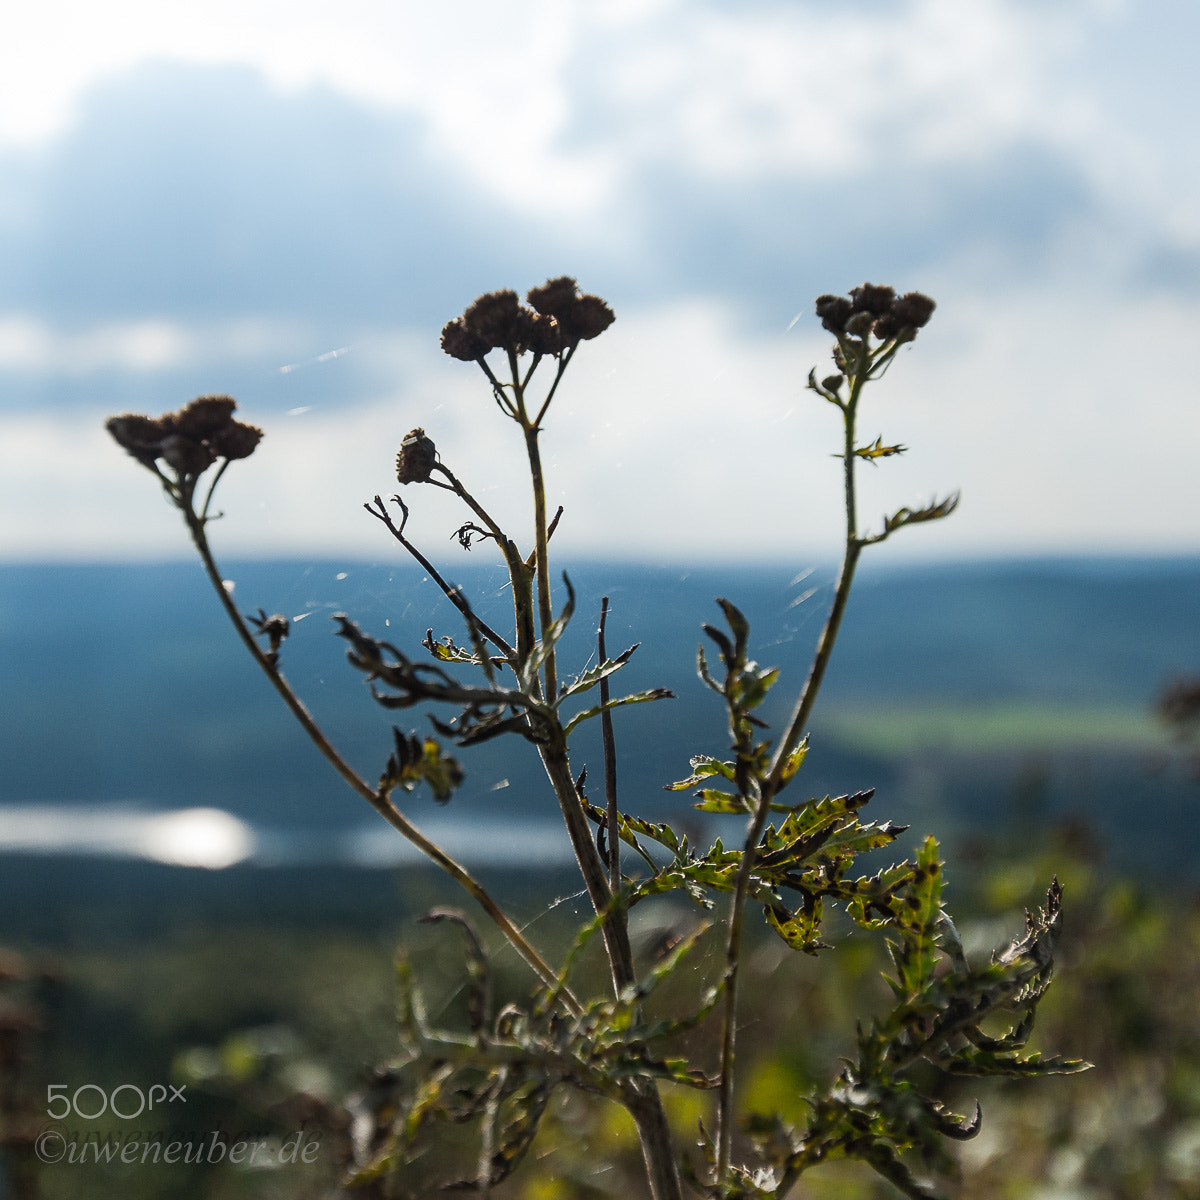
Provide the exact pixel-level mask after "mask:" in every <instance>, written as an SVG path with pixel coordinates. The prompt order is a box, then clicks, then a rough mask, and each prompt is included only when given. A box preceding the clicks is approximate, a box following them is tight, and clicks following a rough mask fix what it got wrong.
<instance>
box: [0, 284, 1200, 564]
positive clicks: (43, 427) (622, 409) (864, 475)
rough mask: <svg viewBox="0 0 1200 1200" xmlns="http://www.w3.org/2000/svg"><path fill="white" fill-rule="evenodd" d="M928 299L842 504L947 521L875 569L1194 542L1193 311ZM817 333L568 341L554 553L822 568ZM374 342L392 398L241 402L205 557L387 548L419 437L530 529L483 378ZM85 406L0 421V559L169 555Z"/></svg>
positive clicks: (904, 539)
mask: <svg viewBox="0 0 1200 1200" xmlns="http://www.w3.org/2000/svg"><path fill="white" fill-rule="evenodd" d="M943 301H944V303H943V307H942V308H941V309H940V310H939V312H938V313H937V315H936V316H935V319H934V322H933V323H932V324H931V326H930V327H929V329H927V330H926V331H925V332H924V333H923V334H922V335H921V338H920V339H919V341H918V343H917V345H916V346H914V347H912V348H911V349H910V350H909V351H907V352H906V353H905V354H904V355H902V356H901V358H900V360H899V361H898V362H897V363H896V364H895V366H894V368H893V370H892V371H891V372H890V373H889V375H888V377H887V379H886V380H885V381H884V382H883V383H881V384H879V385H877V386H875V387H874V388H873V389H872V391H870V392H869V393H868V396H867V399H866V401H865V403H864V409H863V413H862V417H861V425H860V433H861V435H862V440H863V441H869V440H873V439H874V438H875V437H876V436H877V435H882V436H883V437H884V439H885V441H892V440H898V441H901V442H903V443H905V444H906V445H908V446H909V447H910V448H911V449H910V451H909V452H908V454H906V455H905V456H904V457H902V458H901V459H899V460H889V461H888V462H887V463H885V464H883V465H881V466H880V467H879V468H878V470H874V471H872V470H869V469H863V470H861V471H860V476H861V479H862V498H861V501H860V514H861V522H862V526H863V529H864V530H866V529H869V528H873V527H877V525H878V522H879V520H880V519H881V518H882V516H883V514H884V513H885V512H889V511H892V510H894V509H895V508H898V507H900V506H901V505H917V504H920V503H925V502H927V501H928V500H929V499H931V498H932V497H933V496H934V495H935V494H938V495H944V494H946V493H947V492H949V491H951V490H953V489H954V488H956V487H959V486H961V487H962V488H963V492H964V501H963V507H962V509H961V510H960V512H959V513H957V514H955V515H954V516H953V517H952V518H951V519H950V520H949V521H947V522H945V523H942V524H940V525H936V526H932V527H928V528H918V529H913V530H906V531H901V533H899V534H898V535H897V536H896V537H895V538H894V539H893V540H892V541H891V542H889V543H888V546H887V547H885V548H884V549H883V550H882V551H881V552H880V553H881V554H883V555H884V556H890V555H899V556H901V557H937V556H939V555H944V554H950V553H957V554H968V555H974V556H981V555H986V554H989V553H1000V552H1010V551H1014V550H1021V549H1027V550H1028V549H1044V550H1053V549H1056V548H1062V547H1066V546H1071V547H1074V548H1076V549H1088V550H1093V551H1098V552H1119V551H1129V550H1139V549H1142V550H1156V551H1184V550H1186V551H1195V550H1197V549H1200V527H1198V526H1197V524H1196V521H1195V511H1196V502H1197V496H1196V485H1195V482H1194V479H1195V475H1194V470H1193V464H1192V448H1193V447H1194V446H1195V445H1196V444H1197V442H1198V441H1200V404H1196V403H1195V402H1194V398H1193V399H1192V400H1189V402H1188V403H1184V404H1181V403H1180V400H1181V396H1180V395H1179V394H1178V393H1177V392H1176V391H1172V390H1171V389H1169V388H1162V387H1159V386H1157V384H1156V381H1155V379H1156V377H1155V364H1161V363H1162V362H1166V361H1170V360H1171V356H1172V355H1174V354H1176V353H1177V348H1178V346H1179V345H1180V344H1183V343H1184V342H1186V340H1187V339H1188V338H1189V336H1190V330H1191V329H1192V328H1194V327H1195V324H1196V322H1197V321H1198V320H1200V305H1195V306H1193V307H1192V308H1191V309H1183V308H1181V307H1180V306H1179V305H1178V304H1168V303H1166V302H1163V303H1160V304H1149V305H1146V304H1138V305H1132V304H1131V305H1130V306H1128V307H1127V308H1125V309H1121V308H1117V307H1109V308H1106V309H1104V310H1099V309H1097V307H1096V306H1095V305H1094V304H1090V303H1089V299H1088V296H1087V294H1086V292H1085V291H1083V290H1076V291H1073V290H1072V288H1071V285H1069V284H1066V283H1064V284H1062V285H1060V286H1059V287H1058V288H1057V289H1056V290H1053V291H1043V292H1040V293H1031V292H1030V291H1028V290H1022V291H1020V292H1016V291H1014V292H1012V293H1009V294H1006V295H1000V296H997V295H977V294H971V293H964V292H962V291H961V290H958V291H956V290H954V288H953V287H951V290H950V292H949V293H948V294H943ZM814 324H815V322H811V321H806V322H805V323H804V325H803V326H802V327H800V328H798V329H797V330H796V331H793V333H792V334H790V335H785V334H783V333H782V332H779V333H766V334H763V335H760V336H754V337H752V336H747V335H746V334H745V333H740V332H738V329H737V326H736V324H735V323H734V322H733V320H732V319H731V314H730V313H729V312H727V311H725V310H723V309H721V308H719V307H716V306H714V305H711V304H700V303H695V302H689V303H681V304H679V305H676V306H673V307H671V308H669V309H666V310H658V311H655V312H644V313H636V312H628V313H623V314H622V315H621V317H620V319H619V320H618V322H617V324H616V325H615V326H614V327H613V329H612V330H611V331H610V332H609V333H607V334H606V335H605V336H604V338H602V339H600V340H599V341H597V342H595V343H592V344H589V345H586V346H585V347H583V349H582V351H581V353H580V356H579V359H578V361H577V362H576V363H575V364H574V365H573V366H572V368H571V372H570V373H569V374H568V376H567V379H566V381H565V382H564V385H563V389H562V392H561V394H560V396H559V397H558V398H557V399H556V401H555V407H554V408H553V409H552V410H551V414H550V418H549V420H548V422H547V429H546V433H545V435H544V437H543V442H544V455H545V461H546V466H547V473H548V478H549V490H550V500H551V503H552V504H559V503H561V504H563V505H564V506H565V508H566V513H565V515H564V518H563V522H562V525H561V527H560V530H559V532H558V534H557V535H556V538H555V541H556V545H557V547H558V553H559V554H560V556H566V557H569V556H572V555H612V556H616V557H633V558H650V559H678V560H682V561H689V562H692V563H698V562H703V561H706V560H708V559H710V558H714V557H716V558H720V559H722V560H727V559H729V558H731V557H733V558H743V559H748V558H756V557H757V558H761V557H783V558H790V559H792V560H794V561H796V562H797V563H798V564H799V565H804V564H806V563H808V562H811V561H812V560H813V559H815V558H825V557H829V556H830V555H832V554H833V553H835V552H836V549H837V546H838V539H839V537H840V532H841V522H842V517H841V512H840V465H839V463H838V460H836V459H835V458H833V457H832V455H833V453H834V452H835V450H836V447H837V444H838V438H839V426H838V419H837V413H836V412H835V411H834V410H833V409H831V408H830V407H829V406H828V405H826V404H824V403H822V402H821V401H820V400H819V399H818V398H816V397H815V396H813V395H812V394H811V393H809V392H807V391H806V390H805V389H804V386H803V385H804V380H805V378H806V376H807V373H808V369H809V367H810V366H813V365H816V366H817V369H818V372H820V371H821V370H823V364H824V363H825V362H827V354H828V346H827V344H826V338H825V337H824V336H823V335H822V334H821V333H820V332H819V331H816V330H814V329H813V325H814ZM388 352H389V353H392V354H393V355H395V356H397V359H396V361H400V358H403V359H404V361H405V364H406V369H407V372H408V378H407V380H406V382H405V384H404V386H403V388H402V389H401V390H400V391H398V392H397V394H396V395H393V396H380V397H379V398H378V399H377V400H375V401H374V402H372V403H370V404H366V405H361V406H354V407H337V406H334V407H330V408H328V409H322V408H321V407H319V406H318V407H314V408H311V409H309V410H307V411H304V412H298V413H296V414H294V415H290V416H275V417H271V416H270V414H267V415H266V416H261V417H260V415H259V414H258V413H256V412H255V411H254V410H253V408H252V407H250V408H248V409H247V411H246V412H245V416H246V418H247V419H248V420H251V421H260V422H261V423H262V424H264V425H265V426H266V428H267V438H266V440H265V442H264V443H263V445H262V447H261V448H260V449H259V451H258V452H257V453H256V454H255V456H254V457H253V458H252V459H251V460H250V461H249V462H247V463H237V464H234V466H233V467H232V468H231V469H230V471H229V472H228V475H227V477H226V479H225V480H223V482H222V485H221V492H220V496H219V501H220V507H221V508H222V509H223V510H224V511H225V512H226V513H228V516H227V517H226V518H225V519H224V520H222V521H221V522H220V523H219V524H218V525H216V526H214V529H213V539H214V543H215V544H216V545H217V546H218V548H219V550H220V552H221V554H223V555H225V556H235V555H239V554H241V555H246V554H250V555H255V556H263V555H264V554H265V555H292V554H295V555H302V556H324V555H330V554H334V555H341V556H344V557H346V558H368V559H371V560H386V559H388V558H389V557H391V556H393V555H396V556H399V557H403V552H402V551H401V550H400V549H399V548H398V547H396V546H394V545H393V543H392V542H391V541H390V539H389V537H388V535H387V532H386V530H384V529H383V528H382V526H381V525H380V524H379V523H378V522H375V521H372V520H371V519H370V517H369V516H368V515H367V514H366V513H364V512H363V510H362V507H361V506H362V504H363V503H364V502H365V501H367V500H369V499H370V498H371V496H372V495H374V494H375V493H376V492H379V493H381V494H382V495H384V496H385V497H386V496H387V495H389V494H390V493H391V492H393V491H396V490H398V489H397V487H396V484H395V481H394V476H393V474H392V464H393V457H394V454H395V451H396V449H397V448H398V446H399V443H400V440H401V438H402V437H403V436H404V434H405V433H406V432H407V431H408V429H410V428H412V427H414V426H416V425H420V426H422V427H424V428H425V429H426V431H427V432H428V433H429V435H430V436H431V437H433V438H434V440H435V442H436V443H437V445H438V448H439V450H440V452H441V454H442V456H443V459H444V460H445V461H446V462H447V463H449V464H450V465H451V467H452V469H453V470H454V471H455V473H456V474H457V475H458V476H459V478H461V479H462V480H463V481H464V482H465V483H466V485H467V486H468V487H469V488H470V489H471V490H472V491H473V492H474V493H475V495H476V496H477V497H478V499H479V500H480V501H481V502H482V503H483V504H484V505H485V506H486V507H487V508H488V509H489V510H490V511H492V512H493V514H494V515H495V516H496V517H497V519H498V520H500V522H501V524H502V525H503V526H504V527H506V528H508V529H511V530H514V531H520V530H525V529H527V527H528V519H529V500H528V480H527V478H526V476H525V472H524V465H523V452H522V449H521V446H520V441H519V437H517V436H516V430H515V428H514V427H512V426H511V425H510V424H509V423H508V422H507V421H506V420H505V419H504V418H503V417H502V416H501V415H500V413H499V411H498V410H497V409H496V407H495V405H494V403H493V402H492V400H491V398H490V396H489V393H488V389H487V387H486V384H485V382H484V380H483V378H482V376H481V375H479V374H478V372H476V371H475V370H474V368H473V367H471V366H470V365H469V364H461V363H456V362H453V361H451V360H449V359H445V358H442V357H441V356H439V355H438V354H437V352H436V350H434V349H433V348H431V347H430V348H426V349H424V350H416V349H414V348H412V347H408V348H406V349H402V348H400V347H391V348H389V351H388ZM1184 386H1187V385H1186V384H1185V385H1184ZM1193 390H1194V389H1193ZM103 415H104V414H102V413H92V414H89V415H88V416H87V417H86V418H84V417H81V416H80V415H79V414H76V415H75V416H74V417H73V418H71V419H70V420H68V419H67V418H64V417H58V416H54V415H51V414H42V415H37V416H32V415H24V416H20V417H12V416H9V417H6V418H4V419H3V420H2V421H0V508H2V509H4V510H5V511H7V512H10V513H20V514H21V517H20V519H18V520H9V521H6V522H5V524H4V526H3V528H2V529H0V557H4V558H9V559H14V558H15V559H21V558H46V557H49V558H55V557H59V556H68V557H71V556H83V557H96V558H109V557H118V558H121V557H135V558H153V557H157V556H162V555H167V556H181V555H185V554H186V553H187V552H188V551H187V547H186V542H185V535H184V530H183V529H182V526H181V523H180V521H179V519H178V517H177V515H176V514H174V513H173V512H171V510H170V509H169V508H168V506H167V505H166V504H165V502H164V501H163V500H162V498H161V496H160V495H159V494H158V489H157V487H156V485H155V483H154V481H153V479H152V478H151V477H150V475H149V474H148V473H146V472H145V471H143V470H141V469H140V468H138V467H137V465H136V464H135V463H133V462H132V461H131V460H130V459H128V458H127V457H125V456H124V455H122V454H121V453H120V452H119V451H118V450H117V449H116V447H115V446H114V445H113V444H112V443H111V442H109V440H108V438H107V435H105V434H104V432H103V431H102V429H101V421H102V418H103ZM404 497H405V500H406V501H407V503H408V504H409V506H410V508H411V510H412V518H411V525H410V527H409V531H410V533H411V535H412V536H413V537H414V539H415V540H417V541H418V542H419V544H420V545H421V546H422V547H423V548H424V549H425V550H426V552H427V553H429V554H430V555H431V556H432V557H434V559H435V560H438V561H444V560H445V559H446V558H448V557H450V558H453V557H454V556H457V555H459V554H460V553H461V552H460V551H458V549H457V548H456V547H454V546H453V542H452V536H453V532H454V530H455V529H456V528H457V526H458V525H459V524H461V523H462V522H463V521H464V520H466V519H467V516H468V514H466V513H465V512H463V511H462V510H461V508H460V507H458V506H457V504H456V502H455V501H454V500H453V498H452V497H450V496H448V495H447V494H446V493H445V492H442V491H439V490H437V489H433V488H423V487H419V486H410V487H408V488H407V489H405V490H404ZM515 536H517V537H518V540H519V541H527V538H525V536H524V535H523V534H522V533H519V532H518V533H516V534H515ZM473 553H474V556H475V558H480V557H483V556H486V555H488V554H489V553H490V551H489V549H488V547H486V545H485V546H481V547H479V548H477V549H476V550H475V551H474V552H473Z"/></svg>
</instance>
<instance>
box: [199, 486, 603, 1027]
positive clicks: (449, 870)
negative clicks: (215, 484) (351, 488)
mask: <svg viewBox="0 0 1200 1200" xmlns="http://www.w3.org/2000/svg"><path fill="white" fill-rule="evenodd" d="M210 496H211V491H210ZM180 507H181V509H182V511H183V515H184V519H185V520H186V521H187V526H188V531H189V532H190V534H191V537H192V541H193V543H194V544H195V546H196V550H197V551H198V552H199V554H200V560H201V562H202V563H203V564H204V571H205V574H206V575H207V576H208V579H209V582H210V583H211V584H212V586H213V590H214V591H215V592H216V593H217V597H218V598H219V599H220V601H221V605H222V607H223V608H224V609H225V612H226V614H227V615H228V617H229V619H230V621H232V622H233V627H234V629H235V630H236V631H237V634H238V637H239V638H241V640H242V644H243V645H244V646H245V647H246V649H247V650H248V651H249V653H250V656H251V657H252V658H253V659H254V661H255V662H256V663H258V665H259V667H260V668H261V669H262V671H263V673H264V674H265V675H266V676H267V678H268V679H269V680H270V681H271V685H272V686H273V687H274V688H275V690H276V691H277V692H278V693H279V695H280V697H281V698H282V700H283V702H284V704H286V705H287V707H288V710H289V711H290V712H291V714H292V715H293V716H294V717H295V718H296V720H297V721H298V722H299V723H300V726H301V727H302V728H303V730H304V732H305V733H306V734H308V737H309V739H310V740H311V741H312V743H313V745H315V746H316V748H317V749H318V750H319V751H320V752H321V754H322V755H323V756H324V757H325V759H326V761H328V762H329V764H330V765H331V766H332V767H333V769H334V770H335V771H336V772H337V773H338V774H339V775H340V776H341V777H342V779H343V780H345V782H346V783H347V784H349V786H350V787H351V788H352V789H353V790H354V791H355V792H357V793H358V794H359V795H360V796H362V798H363V799H364V800H366V801H367V803H368V804H370V805H371V807H372V808H374V809H375V811H376V812H378V813H379V814H380V815H381V816H382V817H383V818H384V820H386V821H387V822H388V824H389V825H391V826H392V828H393V829H396V830H397V831H398V832H399V833H401V834H403V835H404V837H405V838H407V839H408V841H409V842H411V843H412V845H414V846H415V847H416V848H417V849H418V850H419V851H420V852H421V853H422V854H424V855H425V857H426V858H428V859H430V860H431V861H432V862H434V863H436V864H437V866H439V867H441V869H442V870H443V871H445V872H446V874H447V875H449V876H450V877H451V878H452V879H453V880H454V881H455V882H456V883H458V884H459V885H460V886H461V887H462V888H463V889H464V890H465V891H466V892H467V893H468V895H470V896H471V898H472V899H473V900H475V902H476V903H477V904H478V905H479V906H480V907H481V908H482V909H483V910H484V912H486V913H487V915H488V916H489V917H491V919H492V920H493V921H494V922H495V924H496V925H497V926H498V928H499V929H500V931H501V933H503V934H504V936H505V938H507V939H508V941H509V942H510V943H511V944H512V946H513V948H514V949H515V950H516V951H517V953H518V954H519V955H520V956H521V957H522V958H523V959H524V960H525V961H526V962H527V963H528V964H529V966H530V967H531V968H532V969H533V971H534V972H535V973H536V974H537V976H538V977H539V978H540V979H541V980H542V982H543V983H545V984H546V985H547V986H549V987H553V986H554V985H555V981H556V976H555V973H554V971H553V970H552V969H551V968H550V966H549V964H548V963H547V962H546V961H545V959H543V958H542V956H541V955H540V954H539V953H538V952H537V950H535V949H534V948H533V946H532V945H530V943H529V942H528V941H527V940H526V938H525V936H524V935H523V934H522V933H521V931H520V930H519V929H518V928H517V927H516V926H515V925H514V924H513V923H512V921H511V920H510V919H509V918H508V915H507V914H506V913H505V912H504V910H503V909H502V908H501V907H500V905H499V904H497V903H496V901H495V900H494V899H493V898H492V897H491V896H490V895H489V894H488V892H487V891H486V890H485V889H484V887H483V885H482V884H480V883H479V881H478V880H477V879H476V878H475V877H474V876H473V875H472V874H471V873H470V871H468V870H467V869H466V867H464V866H462V864H461V863H459V862H457V861H456V860H455V859H453V858H451V857H450V855H449V854H447V853H446V852H445V851H444V850H443V849H442V848H441V847H440V846H439V845H437V843H436V842H433V841H430V839H429V838H427V837H426V836H425V835H424V834H423V833H422V832H421V831H420V830H419V829H418V828H417V827H416V826H415V825H414V824H413V823H412V822H411V821H409V820H408V818H407V817H405V816H404V815H403V813H401V812H399V811H398V810H397V809H396V808H395V806H394V805H393V804H392V803H391V802H390V800H389V799H388V798H387V796H386V795H384V794H383V793H381V792H379V791H377V790H376V789H375V788H373V787H372V786H371V785H370V784H369V783H367V781H366V780H365V779H363V778H362V776H361V775H359V774H358V772H357V771H355V770H354V768H353V767H352V766H350V764H349V763H348V762H347V761H346V760H345V759H344V758H343V757H342V755H341V754H340V753H339V752H338V750H337V749H336V747H334V745H333V744H332V743H331V742H330V741H329V739H328V738H327V737H326V736H325V734H324V732H323V730H322V729H321V727H320V726H319V725H318V724H317V722H316V721H315V720H314V719H313V716H312V714H311V713H310V712H309V711H308V709H307V708H305V706H304V704H303V702H302V701H301V700H300V697H299V696H297V695H296V693H295V692H294V691H293V690H292V687H291V685H290V684H289V683H288V682H287V680H286V679H284V677H283V675H282V674H281V673H280V671H279V668H278V667H277V666H276V665H275V664H274V663H272V662H271V661H270V660H269V659H268V658H267V656H266V654H265V653H264V652H263V650H262V648H261V647H260V646H259V644H258V643H257V642H256V641H255V640H254V635H253V633H252V632H251V630H250V628H249V626H247V624H246V622H245V620H244V619H243V617H242V615H241V613H239V612H238V610H237V606H236V605H235V604H234V602H233V597H232V596H231V595H230V593H229V591H228V589H227V588H226V587H225V583H224V580H223V579H222V577H221V572H220V571H219V570H218V568H217V564H216V560H215V559H214V558H213V554H212V549H211V547H210V546H209V543H208V537H207V535H206V533H205V528H204V524H205V519H204V518H202V517H201V516H199V515H198V514H197V513H196V511H195V509H194V508H193V507H192V505H191V503H190V500H189V502H188V503H186V504H182V505H180ZM563 1000H564V1003H565V1004H566V1005H567V1007H568V1008H569V1009H570V1010H571V1012H573V1013H575V1014H577V1015H578V1014H579V1013H581V1012H582V1011H583V1008H582V1006H581V1005H580V1003H579V1001H578V1000H577V999H576V998H575V997H574V996H573V995H572V994H571V993H570V992H569V991H567V990H565V989H564V990H563Z"/></svg>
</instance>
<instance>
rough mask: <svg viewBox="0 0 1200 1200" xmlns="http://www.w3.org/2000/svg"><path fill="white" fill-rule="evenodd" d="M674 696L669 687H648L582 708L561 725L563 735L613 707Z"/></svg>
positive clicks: (670, 698) (669, 698)
mask: <svg viewBox="0 0 1200 1200" xmlns="http://www.w3.org/2000/svg"><path fill="white" fill-rule="evenodd" d="M674 698H675V693H674V692H673V691H671V689H670V688H650V689H649V690H648V691H645V692H636V693H635V694H634V695H632V696H622V697H620V699H618V700H610V701H609V702H608V703H607V704H595V705H593V706H592V707H591V708H587V709H584V711H583V712H580V713H576V714H575V715H574V716H573V717H572V718H571V719H570V720H569V721H568V722H567V723H566V725H564V726H563V736H564V737H567V736H569V735H570V733H571V730H573V729H574V728H575V726H576V725H579V724H581V723H582V722H584V721H590V720H591V719H592V717H598V716H599V715H600V714H601V713H602V712H605V711H611V710H612V709H614V708H624V707H625V706H626V705H629V704H646V703H648V702H649V701H651V700H673V699H674Z"/></svg>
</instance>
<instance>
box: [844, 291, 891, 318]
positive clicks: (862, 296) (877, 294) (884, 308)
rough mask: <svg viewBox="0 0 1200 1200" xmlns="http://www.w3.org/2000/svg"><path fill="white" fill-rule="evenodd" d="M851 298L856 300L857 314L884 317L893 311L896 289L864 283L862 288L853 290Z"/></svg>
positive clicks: (855, 308) (855, 309)
mask: <svg viewBox="0 0 1200 1200" xmlns="http://www.w3.org/2000/svg"><path fill="white" fill-rule="evenodd" d="M850 296H851V298H852V299H853V300H854V311H855V312H867V313H872V314H874V315H875V316H877V317H882V316H883V315H884V314H885V313H889V312H891V311H892V303H893V302H894V301H895V299H896V289H895V288H891V287H887V286H886V285H885V284H874V283H864V284H863V285H862V286H861V287H856V288H851V289H850Z"/></svg>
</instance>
